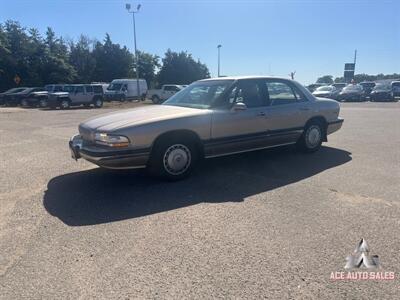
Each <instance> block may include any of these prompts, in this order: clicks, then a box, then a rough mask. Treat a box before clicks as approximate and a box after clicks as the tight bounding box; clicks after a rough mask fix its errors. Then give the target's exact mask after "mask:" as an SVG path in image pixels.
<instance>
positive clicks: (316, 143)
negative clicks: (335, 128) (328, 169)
mask: <svg viewBox="0 0 400 300" xmlns="http://www.w3.org/2000/svg"><path fill="white" fill-rule="evenodd" d="M323 136H324V129H323V126H322V125H321V123H320V122H317V121H315V122H312V123H310V124H308V125H307V126H306V128H305V129H304V132H303V134H302V136H301V137H300V139H299V141H298V142H297V146H298V147H299V149H300V150H301V151H303V152H307V153H312V152H315V151H318V150H319V148H321V145H322V140H323Z"/></svg>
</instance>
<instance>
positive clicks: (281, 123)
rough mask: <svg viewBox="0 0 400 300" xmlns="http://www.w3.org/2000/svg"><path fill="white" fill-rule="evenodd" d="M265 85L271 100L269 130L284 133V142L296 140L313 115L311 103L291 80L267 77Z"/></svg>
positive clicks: (268, 111) (268, 112)
mask: <svg viewBox="0 0 400 300" xmlns="http://www.w3.org/2000/svg"><path fill="white" fill-rule="evenodd" d="M265 85H266V87H267V92H268V102H269V107H268V110H267V114H266V120H267V127H268V131H269V132H270V133H271V134H280V135H282V137H283V140H282V142H293V141H296V140H297V139H298V138H299V137H300V135H301V133H302V132H303V128H304V126H305V124H306V122H307V121H308V120H309V119H310V117H311V114H312V111H311V103H310V102H309V100H308V99H307V98H306V96H305V95H304V94H303V93H302V92H301V90H300V89H298V88H297V87H296V85H294V84H293V83H292V82H290V81H286V80H279V79H267V80H265Z"/></svg>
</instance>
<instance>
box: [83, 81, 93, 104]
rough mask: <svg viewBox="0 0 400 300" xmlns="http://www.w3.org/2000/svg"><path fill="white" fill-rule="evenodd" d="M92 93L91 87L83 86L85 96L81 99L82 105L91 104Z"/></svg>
mask: <svg viewBox="0 0 400 300" xmlns="http://www.w3.org/2000/svg"><path fill="white" fill-rule="evenodd" d="M93 97H94V91H93V86H91V85H85V94H84V97H83V101H84V103H91V102H92V101H93Z"/></svg>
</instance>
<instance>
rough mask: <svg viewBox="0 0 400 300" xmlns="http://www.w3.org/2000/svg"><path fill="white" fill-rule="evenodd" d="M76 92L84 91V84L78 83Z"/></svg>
mask: <svg viewBox="0 0 400 300" xmlns="http://www.w3.org/2000/svg"><path fill="white" fill-rule="evenodd" d="M75 93H83V86H82V85H78V86H77V87H76V88H75Z"/></svg>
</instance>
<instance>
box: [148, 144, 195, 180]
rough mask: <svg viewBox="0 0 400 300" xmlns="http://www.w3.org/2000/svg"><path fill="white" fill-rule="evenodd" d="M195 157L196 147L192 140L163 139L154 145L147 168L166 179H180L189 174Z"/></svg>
mask: <svg viewBox="0 0 400 300" xmlns="http://www.w3.org/2000/svg"><path fill="white" fill-rule="evenodd" d="M197 158H198V151H197V147H196V145H195V143H193V142H192V141H190V140H186V141H185V140H179V139H174V138H172V139H163V140H161V141H159V142H157V143H156V145H154V150H153V152H152V154H151V157H150V163H149V170H150V172H151V173H152V174H153V175H156V176H159V177H162V178H165V179H168V180H173V181H174V180H180V179H183V178H185V177H187V176H189V174H190V173H191V172H192V170H193V168H194V165H195V163H196V161H197Z"/></svg>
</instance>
